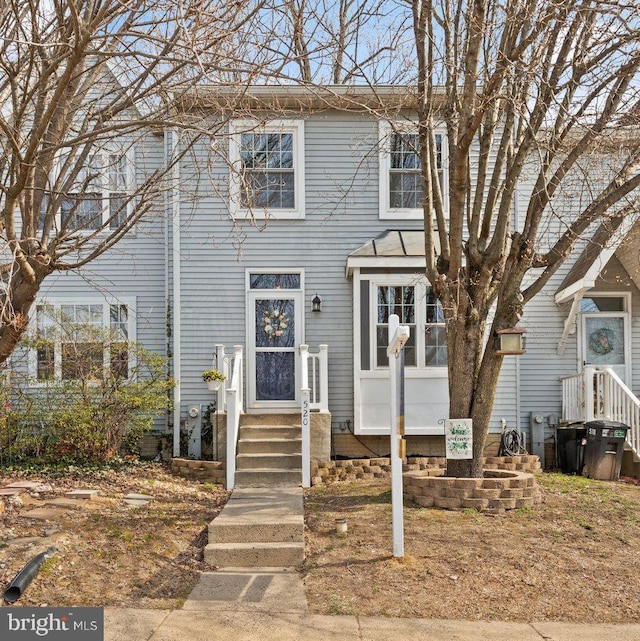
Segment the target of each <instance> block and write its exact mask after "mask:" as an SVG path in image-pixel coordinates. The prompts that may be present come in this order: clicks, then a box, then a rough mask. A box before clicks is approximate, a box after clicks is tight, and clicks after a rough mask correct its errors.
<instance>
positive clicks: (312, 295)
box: [32, 87, 640, 457]
mask: <svg viewBox="0 0 640 641" xmlns="http://www.w3.org/2000/svg"><path fill="white" fill-rule="evenodd" d="M236 98H237V97H235V96H230V95H225V93H224V91H221V90H219V89H215V88H211V90H210V92H209V93H208V92H207V90H201V91H200V92H199V94H198V96H197V97H196V99H195V101H194V103H193V109H194V111H195V110H202V108H203V107H205V108H206V109H208V110H210V112H211V118H212V119H214V118H216V117H217V116H218V115H219V113H222V112H223V111H224V112H225V113H228V110H229V107H228V105H229V104H233V105H234V108H235V109H237V114H238V118H232V119H231V120H230V125H229V130H228V136H227V137H225V136H222V135H221V136H218V138H217V142H216V143H215V144H214V145H212V146H211V148H204V147H201V148H199V151H200V154H198V153H194V154H188V155H186V156H185V158H184V160H183V162H182V164H181V166H180V168H179V175H176V176H175V178H176V179H177V182H176V187H175V188H174V190H173V194H172V197H171V198H170V199H169V200H168V202H167V217H166V219H164V220H162V219H160V218H158V219H156V220H154V221H151V222H147V223H145V224H144V225H141V226H140V227H139V229H138V230H137V233H136V234H134V235H132V236H130V237H128V238H126V239H125V240H124V241H122V243H121V244H120V245H119V247H118V248H116V250H115V251H113V252H111V253H109V254H108V255H105V256H103V257H101V258H100V259H99V260H98V261H96V262H95V263H92V264H91V266H90V267H89V268H88V269H89V270H90V278H85V277H84V275H80V274H64V275H60V276H57V277H55V278H51V279H49V280H47V281H46V283H45V289H44V290H43V291H42V293H41V297H42V303H41V304H40V306H38V307H37V308H36V309H37V311H36V313H37V314H41V313H44V307H42V305H44V304H45V301H46V304H52V305H58V306H63V305H64V306H67V308H66V312H67V313H69V312H71V313H74V314H89V316H90V317H91V318H92V319H94V320H95V322H96V323H103V324H105V325H109V324H113V323H117V324H119V327H121V328H122V329H123V331H126V332H127V335H128V336H129V338H134V337H135V338H136V339H137V340H138V341H140V342H142V343H144V344H145V345H146V346H147V347H150V348H151V349H154V350H156V351H159V352H162V353H166V354H168V355H170V357H171V362H172V365H173V368H174V377H175V378H176V380H177V383H178V386H177V388H176V395H175V401H176V403H175V410H174V414H173V416H170V417H169V422H168V426H169V427H167V429H168V430H169V431H170V432H171V433H172V434H173V444H174V448H173V449H174V454H178V453H179V449H178V444H179V435H180V434H179V428H180V427H181V426H182V427H187V428H189V429H193V428H195V429H196V434H197V429H198V427H199V426H200V422H201V419H202V412H203V411H204V409H205V408H206V407H207V406H208V405H209V404H210V403H212V402H214V401H215V402H216V403H217V408H218V410H220V411H223V410H224V409H225V404H226V409H227V410H228V411H229V412H230V413H231V414H233V412H234V411H235V410H233V409H232V408H230V403H231V400H230V399H231V398H232V397H233V398H234V399H236V400H235V401H234V404H235V406H239V407H241V409H242V411H243V412H245V413H246V414H256V415H259V414H269V413H272V414H274V413H278V414H283V413H299V412H300V408H301V403H303V402H304V398H303V395H301V387H302V385H303V380H302V378H301V371H302V370H301V362H300V346H301V345H308V346H309V347H310V351H311V352H312V353H315V352H319V351H321V350H320V346H321V345H327V346H328V348H327V350H326V352H324V351H323V354H324V353H326V354H328V376H327V380H326V381H325V380H324V379H322V376H321V375H320V374H319V373H318V370H317V369H315V368H314V369H313V374H314V375H315V376H317V378H316V377H315V376H312V378H311V379H310V383H309V386H310V387H312V391H311V407H312V408H314V409H321V410H322V412H321V413H322V415H323V417H324V420H323V422H321V423H317V422H314V423H313V424H312V430H324V431H325V434H324V435H323V436H322V437H321V438H320V439H319V442H317V443H315V444H312V446H311V447H312V455H314V456H320V457H328V456H330V455H342V456H369V455H371V456H373V455H385V454H388V452H389V439H388V436H387V435H388V424H389V389H388V387H389V386H388V362H387V356H386V345H387V341H388V332H387V322H388V317H389V314H391V313H396V314H398V315H399V316H400V322H401V323H402V324H406V325H408V326H409V328H410V332H411V337H410V340H409V342H408V343H407V346H406V348H405V364H406V394H405V402H406V432H407V435H408V436H409V438H408V445H407V452H408V453H409V454H423V455H442V453H443V451H444V446H443V438H442V434H443V421H444V419H445V418H447V412H448V387H447V370H446V364H447V353H446V342H445V337H444V325H443V315H442V310H441V308H440V305H439V303H438V301H437V300H436V299H435V297H434V296H433V293H432V291H431V288H430V286H429V284H428V282H427V281H426V279H425V278H424V275H423V273H424V249H423V244H422V234H421V230H422V225H423V223H422V213H421V209H420V206H419V203H420V199H421V192H420V189H421V187H420V176H419V169H420V168H419V163H418V159H417V156H416V153H415V144H416V135H415V132H413V131H412V130H411V121H412V109H411V107H412V105H411V101H410V98H408V97H407V96H406V95H405V94H404V93H403V92H402V91H400V90H399V89H398V88H391V87H379V88H377V89H375V90H372V89H367V88H354V87H350V88H345V87H337V88H327V90H326V91H312V90H307V89H303V88H294V87H282V88H274V87H262V88H259V87H255V88H252V89H251V90H250V91H248V92H247V93H246V95H245V97H244V99H242V100H238V99H236ZM378 102H381V103H382V104H384V105H386V107H387V109H388V116H387V117H386V118H385V119H384V120H381V119H379V118H378V117H376V116H375V115H374V111H373V110H372V109H371V107H373V106H378ZM390 122H392V123H394V127H391V126H390V124H389V123H390ZM171 135H172V134H171V132H167V134H166V136H167V138H168V139H170V138H171ZM442 135H443V136H444V132H443V134H442ZM158 144H161V143H158ZM171 144H174V145H175V144H179V141H176V140H172V141H171ZM438 163H439V169H440V171H441V180H442V181H443V184H444V182H445V181H446V179H447V178H446V175H447V174H446V166H447V158H446V145H445V144H442V147H441V153H440V155H439V157H438ZM445 187H446V185H445ZM529 188H530V186H529V185H522V186H521V190H520V192H521V194H524V193H526V191H527V189H529ZM522 214H523V212H521V211H518V210H517V205H516V208H515V211H514V224H515V225H516V226H517V225H518V220H519V216H521V215H522ZM617 231H618V234H609V235H608V242H611V243H613V244H611V245H609V246H607V245H606V243H605V244H602V243H600V242H599V237H598V232H596V235H595V236H594V241H595V242H594V243H587V245H586V249H584V252H585V253H584V254H583V255H582V256H581V257H580V258H579V259H577V257H578V256H579V254H580V252H581V251H582V249H583V248H582V247H581V248H580V250H578V251H577V252H576V257H575V258H572V259H571V260H569V261H568V262H567V264H566V265H565V267H564V268H563V270H562V271H561V272H560V273H558V274H556V276H555V277H554V278H553V279H552V281H551V283H550V284H549V285H548V286H547V287H546V288H545V290H544V291H543V292H542V293H541V294H540V295H539V296H538V297H537V298H536V299H535V300H534V301H533V302H532V303H531V304H530V305H529V306H528V307H527V309H526V311H525V316H524V318H523V319H522V322H521V323H520V326H521V327H522V328H524V329H525V330H526V332H527V334H526V336H527V352H526V354H524V355H522V356H517V357H514V356H511V357H506V358H505V360H504V367H503V371H502V374H501V377H500V382H499V389H498V394H497V397H496V402H495V406H494V412H493V418H492V423H491V432H492V436H493V437H494V438H493V441H494V446H493V447H492V448H491V450H490V451H494V452H495V450H496V449H497V447H496V446H495V441H496V439H497V438H499V434H500V431H501V429H502V425H504V424H506V425H507V426H509V427H512V428H517V429H519V430H521V431H522V432H524V433H525V435H526V437H527V442H528V445H529V446H531V445H532V440H533V441H535V440H536V438H537V439H538V441H539V440H540V432H539V431H537V432H536V431H535V430H534V431H531V432H530V428H535V425H538V424H540V422H539V421H540V420H541V421H542V424H543V425H544V426H545V427H546V431H545V432H544V435H543V436H544V438H546V439H550V438H552V437H553V436H554V430H553V428H554V426H555V425H557V423H558V422H559V421H560V420H561V419H562V417H563V384H562V382H561V380H560V379H561V378H562V377H569V376H572V375H576V374H578V373H579V372H582V371H583V369H584V367H585V365H595V366H611V367H613V368H614V369H615V370H616V372H618V374H619V375H620V376H621V378H622V380H623V381H625V383H626V384H627V386H628V387H629V388H630V389H631V390H632V391H635V392H636V393H638V392H640V366H639V367H635V368H634V367H633V362H634V360H635V361H636V362H638V359H639V357H640V291H639V290H638V286H639V283H640V256H639V252H638V249H637V248H638V246H639V245H638V236H639V232H638V228H637V227H634V228H633V229H623V228H622V227H621V228H620V229H618V230H617ZM623 241H624V242H623ZM594 248H597V249H598V251H595V252H594V251H593V249H594ZM105 293H106V294H105ZM74 306H75V307H74ZM94 306H96V307H95V308H94ZM314 307H315V311H314ZM318 307H320V308H321V311H317V308H318ZM601 330H602V331H601ZM599 331H601V333H602V336H603V337H604V338H603V340H605V341H607V344H606V345H604V346H600V347H598V345H596V344H595V343H594V340H596V339H597V333H598V332H599ZM594 337H595V338H594ZM216 346H225V352H224V353H225V354H226V356H225V357H223V352H222V349H221V347H216ZM234 346H240V347H241V348H242V360H240V358H239V355H240V349H238V350H237V351H234ZM234 354H236V356H234ZM42 358H44V356H43V355H38V354H34V356H33V360H32V368H35V369H33V372H34V373H35V374H36V375H37V368H38V367H40V360H42ZM56 358H57V359H58V360H57V361H55V359H54V363H53V365H46V364H45V365H46V366H47V367H49V366H55V367H57V368H60V367H63V366H64V363H63V362H61V360H60V359H61V356H56ZM234 359H237V362H238V363H240V362H242V364H243V368H242V375H243V376H242V381H241V382H240V381H238V380H232V370H233V368H232V365H233V361H234ZM314 362H315V361H314ZM212 365H213V366H214V367H218V368H219V369H224V370H225V371H226V373H227V374H228V379H227V381H226V382H225V386H224V387H223V388H222V391H221V392H219V393H218V395H217V396H214V395H213V394H212V393H211V392H209V391H207V388H206V386H205V384H204V383H203V381H202V379H201V372H202V371H203V370H205V369H208V368H210V367H212ZM322 384H326V388H323V387H322ZM236 386H239V389H238V390H235V387H236ZM316 392H319V393H320V395H321V396H320V397H319V398H318V397H316V396H314V394H315V393H316ZM230 393H231V394H230ZM566 393H568V392H566ZM574 396H575V394H574ZM564 402H565V405H566V403H567V399H566V398H565V399H564ZM329 417H330V419H329ZM566 418H571V419H577V418H580V417H566ZM172 423H173V428H171V427H170V425H171V424H172ZM322 426H324V427H322ZM162 428H163V426H158V431H159V432H161V431H162ZM229 429H235V428H229ZM329 430H330V432H331V434H330V435H329ZM532 437H534V438H532ZM312 438H313V437H312ZM535 447H538V448H540V443H537V444H535ZM488 451H489V450H488ZM191 454H193V455H196V456H197V455H198V454H199V449H198V444H193V448H192V450H191Z"/></svg>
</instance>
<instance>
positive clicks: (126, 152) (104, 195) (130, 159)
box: [54, 144, 135, 234]
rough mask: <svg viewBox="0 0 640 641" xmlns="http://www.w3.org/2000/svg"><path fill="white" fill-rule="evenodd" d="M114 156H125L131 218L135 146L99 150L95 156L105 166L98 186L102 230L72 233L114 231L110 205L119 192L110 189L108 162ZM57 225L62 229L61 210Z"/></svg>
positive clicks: (58, 214)
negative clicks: (112, 195) (110, 220)
mask: <svg viewBox="0 0 640 641" xmlns="http://www.w3.org/2000/svg"><path fill="white" fill-rule="evenodd" d="M113 154H117V155H119V156H124V158H125V167H126V186H125V194H126V197H127V198H128V199H129V200H128V202H127V211H126V216H127V217H129V215H130V214H131V209H132V201H131V200H130V199H131V196H132V194H133V193H134V191H135V146H134V145H133V144H128V145H126V146H123V148H122V149H108V148H107V149H98V150H96V154H95V155H96V156H97V157H99V158H100V159H101V165H102V166H103V171H102V172H101V174H100V178H99V184H98V185H97V186H98V192H99V193H100V195H101V212H102V220H101V225H100V227H101V228H99V229H77V230H72V231H74V232H75V231H77V232H79V233H83V234H92V233H106V232H109V231H112V229H114V228H111V226H110V222H109V217H110V211H109V204H110V195H111V193H118V192H112V190H111V189H110V182H109V160H108V157H109V156H110V155H113ZM61 155H62V152H60V154H59V156H58V158H57V159H56V164H55V167H56V169H55V180H54V184H56V183H57V181H58V174H59V171H60V162H61V158H60V156H61ZM71 193H74V192H71ZM55 225H56V229H60V228H61V225H62V212H61V210H60V208H59V209H58V211H57V212H56V218H55ZM132 231H133V230H132Z"/></svg>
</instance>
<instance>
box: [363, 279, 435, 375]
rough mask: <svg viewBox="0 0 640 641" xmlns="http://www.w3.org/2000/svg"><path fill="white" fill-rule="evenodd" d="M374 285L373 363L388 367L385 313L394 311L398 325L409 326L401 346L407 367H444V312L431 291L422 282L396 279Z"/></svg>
mask: <svg viewBox="0 0 640 641" xmlns="http://www.w3.org/2000/svg"><path fill="white" fill-rule="evenodd" d="M384 280H385V281H388V282H384V283H383V282H378V283H376V284H375V285H374V287H375V296H376V305H375V310H374V313H375V320H374V324H375V328H374V331H373V332H372V336H373V337H374V340H375V350H374V351H375V366H376V367H388V366H389V358H388V356H387V346H388V344H389V316H390V315H391V314H397V315H398V318H399V320H400V324H401V325H407V326H408V327H409V340H408V341H407V343H406V345H405V347H404V358H405V365H406V366H407V367H446V366H447V340H446V330H445V320H444V311H443V309H442V305H441V303H440V301H439V300H438V299H437V298H436V296H435V294H434V293H433V290H432V289H431V287H430V286H429V285H427V284H426V283H424V282H414V283H411V284H400V279H399V278H397V277H396V278H395V279H394V278H392V277H390V278H389V279H384Z"/></svg>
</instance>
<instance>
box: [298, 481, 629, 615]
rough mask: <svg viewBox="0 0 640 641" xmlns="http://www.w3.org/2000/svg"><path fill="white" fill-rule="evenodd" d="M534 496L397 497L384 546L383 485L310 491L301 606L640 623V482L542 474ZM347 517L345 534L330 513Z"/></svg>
mask: <svg viewBox="0 0 640 641" xmlns="http://www.w3.org/2000/svg"><path fill="white" fill-rule="evenodd" d="M538 483H539V485H540V486H541V488H542V493H543V504H542V505H540V506H537V507H535V508H531V509H529V508H524V509H519V510H514V511H511V512H508V513H506V514H505V515H504V516H483V515H481V514H479V513H478V512H476V511H475V510H464V511H461V512H452V511H444V510H435V509H426V508H421V507H417V506H410V505H409V506H406V508H405V510H404V538H405V556H404V558H403V559H402V560H398V559H394V558H393V555H392V550H393V541H392V529H391V504H390V491H389V483H388V482H384V483H376V484H369V485H364V484H361V485H343V486H339V485H336V486H334V487H328V488H323V487H317V488H314V489H312V490H311V491H309V492H308V494H307V499H306V512H307V525H308V532H307V560H306V563H305V583H306V589H307V596H308V600H309V605H310V608H311V610H312V611H313V612H315V613H322V614H355V613H358V614H366V615H378V616H380V615H386V616H392V617H393V616H399V617H426V618H437V619H465V620H476V619H478V620H504V621H527V622H531V621H576V622H602V623H605V622H607V623H613V622H626V623H631V622H640V593H639V592H638V585H640V487H639V486H637V485H634V484H632V483H624V482H618V483H613V482H605V481H593V480H590V479H585V478H582V477H572V476H563V475H558V474H544V475H542V476H540V477H539V481H538ZM338 517H344V518H346V519H347V528H348V530H347V534H346V536H339V535H338V534H336V532H335V519H336V518H338Z"/></svg>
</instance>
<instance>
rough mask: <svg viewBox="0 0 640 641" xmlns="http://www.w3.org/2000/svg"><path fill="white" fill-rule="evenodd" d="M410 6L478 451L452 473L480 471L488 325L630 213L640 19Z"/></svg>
mask: <svg viewBox="0 0 640 641" xmlns="http://www.w3.org/2000/svg"><path fill="white" fill-rule="evenodd" d="M411 8H412V12H413V23H414V34H415V43H416V51H417V59H418V85H417V89H418V96H419V116H418V121H419V123H418V125H419V140H420V154H421V161H422V177H423V193H424V220H425V250H426V256H427V268H426V273H427V277H428V279H429V280H430V282H431V283H432V285H433V287H434V288H435V290H436V292H437V294H438V296H439V298H440V299H441V301H442V303H443V306H444V311H445V317H446V324H447V345H448V352H449V365H448V368H449V372H448V373H449V393H450V416H451V417H452V418H462V417H471V418H472V419H473V421H474V458H473V460H472V461H470V462H468V461H450V462H449V469H448V473H449V474H452V475H456V476H469V475H472V476H480V475H481V474H482V470H481V460H482V449H483V446H484V442H485V439H486V435H487V432H488V425H489V418H490V415H491V411H492V406H493V401H494V397H495V392H496V387H497V381H498V375H499V372H500V368H501V365H502V359H503V356H502V355H500V354H497V353H496V351H495V350H494V348H493V344H492V341H491V340H489V342H488V343H487V342H486V336H487V335H488V336H490V337H491V336H493V335H494V334H495V332H497V331H498V330H502V329H507V328H513V327H514V326H515V325H516V324H517V323H518V321H519V319H520V318H521V316H522V314H523V308H524V306H525V305H526V303H527V302H528V301H530V300H531V299H532V298H533V296H535V295H536V294H537V293H538V292H540V290H541V289H542V288H543V287H544V285H545V284H546V283H547V282H548V281H549V279H550V277H551V276H552V275H553V274H554V273H555V272H556V271H557V270H558V268H559V267H560V265H561V264H562V262H563V261H564V260H565V259H566V257H567V256H568V255H569V254H570V252H571V250H572V248H573V247H574V245H575V243H576V240H577V239H579V238H580V236H581V235H583V234H584V233H585V232H587V230H588V229H589V228H590V226H592V225H593V224H594V223H595V222H597V221H603V220H607V219H616V218H617V217H620V216H628V215H632V214H634V213H635V212H636V211H637V208H638V186H639V185H640V146H639V144H638V137H637V136H635V135H630V133H631V134H633V130H632V129H631V128H630V125H631V124H632V120H633V114H634V113H635V114H636V115H637V113H638V109H637V106H638V100H639V86H640V84H639V81H640V75H639V67H640V18H639V15H638V11H637V5H636V4H635V3H633V2H625V1H624V0H622V1H619V0H612V1H608V0H603V1H597V2H596V1H593V0H553V1H551V2H549V1H548V0H509V1H508V2H499V1H497V0H412V2H411ZM636 124H637V122H636ZM439 133H440V134H442V133H444V134H445V135H444V136H443V138H442V139H443V140H446V141H447V142H446V143H444V144H446V145H447V169H446V181H445V182H444V185H445V187H444V188H443V183H441V182H440V180H439V179H438V172H437V157H438V154H439V153H440V150H439V148H438V134H439ZM603 159H606V161H603ZM596 167H597V168H598V169H597V170H596ZM594 177H596V178H597V180H594ZM528 185H529V186H530V188H529V189H527V186H528ZM570 189H575V194H577V195H578V197H575V198H573V199H572V200H571V202H570V203H569V206H567V205H566V203H567V198H566V197H567V194H568V193H569V190H570ZM516 197H517V198H518V201H517V211H516V214H515V215H514V209H515V208H516ZM562 202H564V203H565V205H564V206H561V204H560V203H562ZM554 224H555V227H554V228H553V225H554ZM550 226H551V227H550ZM552 228H553V229H555V231H553V229H552ZM549 229H551V231H549ZM547 232H549V233H547ZM489 319H492V320H491V321H490V324H491V326H490V328H488V327H487V325H488V323H489ZM487 330H488V331H487Z"/></svg>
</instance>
